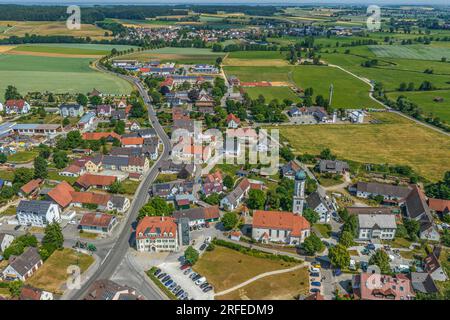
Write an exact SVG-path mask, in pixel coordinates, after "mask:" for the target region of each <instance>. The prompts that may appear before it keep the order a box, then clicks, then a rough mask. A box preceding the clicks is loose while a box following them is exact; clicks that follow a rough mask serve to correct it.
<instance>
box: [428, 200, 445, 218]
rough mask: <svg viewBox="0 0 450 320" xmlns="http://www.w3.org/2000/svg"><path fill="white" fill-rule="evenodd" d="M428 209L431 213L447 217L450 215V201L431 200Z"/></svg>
mask: <svg viewBox="0 0 450 320" xmlns="http://www.w3.org/2000/svg"><path fill="white" fill-rule="evenodd" d="M428 207H429V208H430V210H431V212H433V213H435V214H440V215H442V216H445V215H447V214H449V213H450V200H444V199H433V198H429V199H428Z"/></svg>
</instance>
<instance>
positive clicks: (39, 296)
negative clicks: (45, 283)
mask: <svg viewBox="0 0 450 320" xmlns="http://www.w3.org/2000/svg"><path fill="white" fill-rule="evenodd" d="M19 300H28V301H40V300H53V293H51V292H48V291H44V290H41V289H38V288H33V287H30V286H27V285H26V286H24V287H22V289H21V290H20V296H19Z"/></svg>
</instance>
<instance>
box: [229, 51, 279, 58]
mask: <svg viewBox="0 0 450 320" xmlns="http://www.w3.org/2000/svg"><path fill="white" fill-rule="evenodd" d="M285 57H286V53H283V52H280V51H233V52H230V53H229V54H228V58H234V59H285Z"/></svg>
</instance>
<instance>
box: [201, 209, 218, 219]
mask: <svg viewBox="0 0 450 320" xmlns="http://www.w3.org/2000/svg"><path fill="white" fill-rule="evenodd" d="M204 212H205V220H213V219H218V218H220V211H219V206H212V207H207V208H205V209H204Z"/></svg>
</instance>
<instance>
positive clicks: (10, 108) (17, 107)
mask: <svg viewBox="0 0 450 320" xmlns="http://www.w3.org/2000/svg"><path fill="white" fill-rule="evenodd" d="M30 109H31V107H30V105H29V104H28V102H26V101H25V100H22V99H20V100H7V101H6V102H5V113H6V114H26V113H28V112H30Z"/></svg>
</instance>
